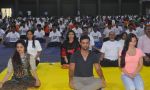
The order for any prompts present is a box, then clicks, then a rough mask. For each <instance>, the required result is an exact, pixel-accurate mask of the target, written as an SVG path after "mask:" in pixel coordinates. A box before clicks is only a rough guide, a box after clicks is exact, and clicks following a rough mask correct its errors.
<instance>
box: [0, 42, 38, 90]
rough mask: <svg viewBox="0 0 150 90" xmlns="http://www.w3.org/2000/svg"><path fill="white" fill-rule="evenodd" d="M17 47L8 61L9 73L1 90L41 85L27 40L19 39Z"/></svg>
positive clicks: (24, 89)
mask: <svg viewBox="0 0 150 90" xmlns="http://www.w3.org/2000/svg"><path fill="white" fill-rule="evenodd" d="M15 47H16V50H15V53H14V55H13V56H12V57H11V58H10V60H9V61H8V67H7V68H8V71H7V74H6V75H5V77H4V79H3V80H2V81H1V82H0V90H27V88H28V87H38V86H40V80H39V78H38V75H37V73H36V65H35V62H34V60H33V59H34V57H33V56H31V55H29V54H27V49H26V43H25V41H24V40H18V41H17V42H16V45H15ZM12 74H13V76H12V78H11V80H8V79H9V78H10V77H11V75H12Z"/></svg>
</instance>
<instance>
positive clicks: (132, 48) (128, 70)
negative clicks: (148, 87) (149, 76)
mask: <svg viewBox="0 0 150 90" xmlns="http://www.w3.org/2000/svg"><path fill="white" fill-rule="evenodd" d="M137 41H138V39H137V37H136V35H134V34H132V33H131V34H129V36H128V37H127V39H126V41H125V44H124V47H123V50H122V51H120V52H119V66H120V68H121V71H122V80H123V83H124V85H125V87H126V90H144V85H143V80H142V78H141V76H140V74H139V73H140V71H141V69H142V66H143V56H144V54H143V52H142V51H141V50H140V49H138V48H136V45H137Z"/></svg>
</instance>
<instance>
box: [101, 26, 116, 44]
mask: <svg viewBox="0 0 150 90" xmlns="http://www.w3.org/2000/svg"><path fill="white" fill-rule="evenodd" d="M111 31H114V29H113V28H112V25H108V27H106V28H105V29H104V32H103V34H104V41H108V40H109V32H111Z"/></svg>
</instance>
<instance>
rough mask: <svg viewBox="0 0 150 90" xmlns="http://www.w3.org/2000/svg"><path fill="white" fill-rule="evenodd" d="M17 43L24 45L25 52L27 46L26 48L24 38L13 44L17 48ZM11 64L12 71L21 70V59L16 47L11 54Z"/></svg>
mask: <svg viewBox="0 0 150 90" xmlns="http://www.w3.org/2000/svg"><path fill="white" fill-rule="evenodd" d="M18 44H22V45H23V47H24V53H26V52H27V48H26V43H25V41H24V40H18V41H17V42H16V44H15V47H16V48H17V45H18ZM12 64H13V67H14V72H15V71H16V70H22V61H21V57H20V55H19V52H18V51H17V49H16V50H15V53H14V55H13V56H12Z"/></svg>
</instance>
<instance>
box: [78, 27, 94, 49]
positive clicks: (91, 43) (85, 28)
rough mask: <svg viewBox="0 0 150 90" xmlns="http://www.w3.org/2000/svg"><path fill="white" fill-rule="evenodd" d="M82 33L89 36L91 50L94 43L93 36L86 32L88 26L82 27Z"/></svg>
mask: <svg viewBox="0 0 150 90" xmlns="http://www.w3.org/2000/svg"><path fill="white" fill-rule="evenodd" d="M82 35H88V36H89V38H90V46H89V50H92V48H93V47H94V46H95V43H94V38H93V37H92V36H91V35H89V34H88V27H83V33H82ZM82 35H81V36H82ZM79 40H80V39H79Z"/></svg>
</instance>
